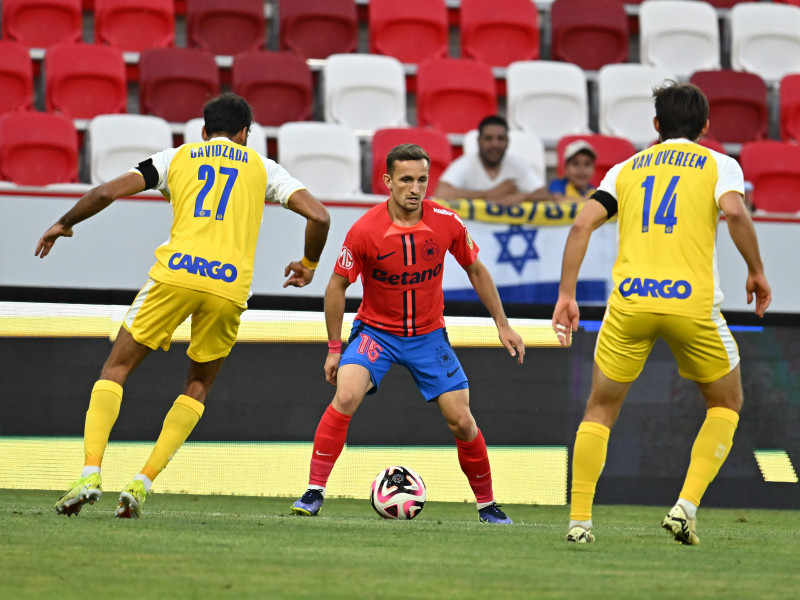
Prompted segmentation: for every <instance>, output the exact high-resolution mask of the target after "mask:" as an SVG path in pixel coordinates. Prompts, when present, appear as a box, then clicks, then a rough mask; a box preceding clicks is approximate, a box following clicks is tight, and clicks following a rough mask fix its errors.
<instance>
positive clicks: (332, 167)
mask: <svg viewBox="0 0 800 600" xmlns="http://www.w3.org/2000/svg"><path fill="white" fill-rule="evenodd" d="M278 162H279V163H280V164H281V165H283V167H284V168H285V169H286V170H287V171H289V173H291V174H292V175H293V176H294V177H296V178H297V179H299V180H300V181H301V182H303V183H304V184H305V185H306V186H307V187H308V189H309V190H310V191H311V193H312V194H314V195H315V196H317V197H319V198H330V197H334V196H350V195H354V194H356V195H360V194H361V149H360V147H359V141H358V137H356V134H355V133H354V132H353V130H352V129H350V128H349V127H347V126H345V125H337V124H334V123H320V122H302V123H301V122H296V123H285V124H284V125H281V126H280V127H279V128H278Z"/></svg>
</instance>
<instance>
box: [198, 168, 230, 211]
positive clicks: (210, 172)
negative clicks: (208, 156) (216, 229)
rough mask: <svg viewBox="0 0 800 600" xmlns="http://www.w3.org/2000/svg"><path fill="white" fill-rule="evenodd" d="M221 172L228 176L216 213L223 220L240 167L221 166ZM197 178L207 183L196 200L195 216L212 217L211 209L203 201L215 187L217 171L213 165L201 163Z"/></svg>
mask: <svg viewBox="0 0 800 600" xmlns="http://www.w3.org/2000/svg"><path fill="white" fill-rule="evenodd" d="M219 173H220V175H224V176H225V177H226V180H225V188H224V189H223V190H222V195H221V196H220V198H219V206H217V215H216V218H217V221H222V219H224V218H225V209H226V208H228V199H229V198H230V197H231V190H233V184H234V183H236V177H238V175H239V169H233V168H231V167H220V168H219ZM197 179H199V180H200V181H205V183H204V184H203V188H202V189H201V190H200V193H199V194H197V199H196V200H195V201H194V216H195V217H210V216H211V211H210V210H209V209H207V208H203V203H204V202H205V199H206V196H207V195H208V192H210V191H211V188H213V187H214V183H215V181H216V179H217V173H216V172H215V171H214V167H212V166H211V165H200V169H199V170H198V172H197Z"/></svg>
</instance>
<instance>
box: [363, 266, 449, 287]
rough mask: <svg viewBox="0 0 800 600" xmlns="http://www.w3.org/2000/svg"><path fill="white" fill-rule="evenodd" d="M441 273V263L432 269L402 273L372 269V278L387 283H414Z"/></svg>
mask: <svg viewBox="0 0 800 600" xmlns="http://www.w3.org/2000/svg"><path fill="white" fill-rule="evenodd" d="M441 274H442V265H441V263H439V264H438V265H436V266H435V267H434V268H432V269H425V270H424V271H411V272H409V271H403V272H402V273H394V274H392V275H389V273H387V272H386V271H382V270H380V269H372V278H373V279H375V280H376V281H384V282H386V283H388V284H389V285H414V284H415V283H422V282H423V281H430V280H431V279H433V278H434V277H438V276H439V275H441Z"/></svg>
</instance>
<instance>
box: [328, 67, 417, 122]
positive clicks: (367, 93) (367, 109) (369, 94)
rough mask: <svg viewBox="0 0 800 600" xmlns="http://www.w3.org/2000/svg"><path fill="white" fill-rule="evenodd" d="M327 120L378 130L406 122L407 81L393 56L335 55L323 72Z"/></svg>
mask: <svg viewBox="0 0 800 600" xmlns="http://www.w3.org/2000/svg"><path fill="white" fill-rule="evenodd" d="M322 79H323V87H324V90H325V92H324V104H325V120H326V121H327V122H329V123H341V124H342V125H347V126H348V127H350V128H351V129H362V130H369V131H375V130H376V129H383V128H387V127H403V126H405V125H407V122H406V78H405V72H404V70H403V65H402V63H401V62H400V61H399V60H397V59H396V58H394V57H391V56H379V55H374V54H333V55H331V56H329V57H328V58H327V60H326V61H325V67H324V68H323V71H322Z"/></svg>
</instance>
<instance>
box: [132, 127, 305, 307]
mask: <svg viewBox="0 0 800 600" xmlns="http://www.w3.org/2000/svg"><path fill="white" fill-rule="evenodd" d="M150 159H152V165H153V166H154V167H155V169H156V170H157V171H158V183H157V184H156V185H154V186H152V187H154V188H155V189H157V190H159V191H161V193H162V194H164V196H165V197H166V198H167V199H168V200H170V202H171V204H172V212H173V220H172V228H171V230H170V236H169V239H168V240H167V241H166V242H164V243H163V244H162V245H161V246H159V247H158V248H157V249H156V251H155V255H156V263H155V264H154V265H153V267H152V268H151V269H150V277H152V278H153V279H155V280H156V281H161V282H163V283H169V284H172V285H177V286H180V287H186V288H191V289H194V290H199V291H203V292H208V293H211V294H215V295H217V296H221V297H223V298H227V299H229V300H231V301H233V302H236V303H237V304H240V305H243V306H244V305H245V304H246V302H247V298H249V296H250V284H251V282H252V280H253V261H254V257H255V252H256V242H257V240H258V230H259V228H260V226H261V218H262V215H263V212H264V202H265V201H267V202H279V203H281V204H282V205H283V206H287V204H288V202H289V197H290V196H291V195H292V194H293V193H294V192H296V191H297V190H300V189H304V188H305V186H304V185H303V184H302V183H300V182H299V181H297V180H296V179H295V178H294V177H292V176H291V175H289V173H288V172H287V171H286V170H285V169H284V168H283V167H281V166H280V165H278V164H277V163H276V162H274V161H272V160H270V159H268V158H266V157H264V156H262V155H260V154H259V153H258V152H256V151H255V150H253V149H251V148H247V147H246V146H241V145H239V144H236V143H234V142H232V141H231V140H229V139H227V138H214V139H212V140H209V141H207V142H200V143H196V144H184V145H183V146H180V147H179V148H171V149H169V150H164V151H163V152H158V153H156V154H154V155H153V156H151V157H150ZM146 163H148V161H144V162H143V163H142V164H141V165H140V166H139V167H137V168H136V169H134V170H135V171H138V172H142V169H143V167H142V165H145V164H146ZM142 174H143V175H144V173H142ZM145 179H147V176H145Z"/></svg>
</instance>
